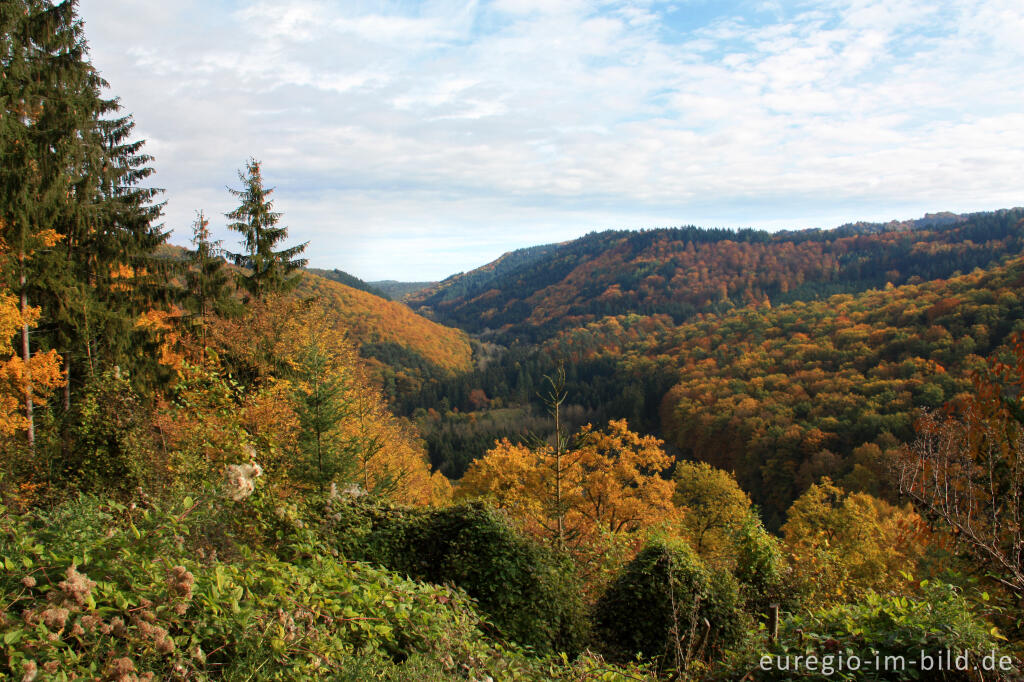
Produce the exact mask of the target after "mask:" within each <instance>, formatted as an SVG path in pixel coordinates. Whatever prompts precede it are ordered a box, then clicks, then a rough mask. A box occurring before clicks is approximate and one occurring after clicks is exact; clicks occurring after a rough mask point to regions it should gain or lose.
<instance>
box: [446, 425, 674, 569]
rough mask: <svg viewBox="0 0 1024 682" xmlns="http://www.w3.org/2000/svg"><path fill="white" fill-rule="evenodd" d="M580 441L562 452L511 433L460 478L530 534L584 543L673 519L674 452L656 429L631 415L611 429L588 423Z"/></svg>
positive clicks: (466, 490)
mask: <svg viewBox="0 0 1024 682" xmlns="http://www.w3.org/2000/svg"><path fill="white" fill-rule="evenodd" d="M576 442H577V443H578V446H577V447H575V448H572V449H570V450H568V451H566V452H564V453H562V454H561V455H559V454H558V453H557V452H556V450H555V448H553V447H551V446H549V445H545V446H542V447H537V448H530V447H527V446H525V445H516V444H513V443H511V442H510V441H508V440H507V439H505V440H501V441H499V442H498V443H496V444H495V446H494V447H493V448H491V450H489V451H488V452H487V453H486V454H485V455H484V456H483V457H482V458H480V459H478V460H476V461H474V462H473V463H472V464H471V465H470V466H469V469H468V470H467V472H466V475H465V476H464V477H463V479H462V481H461V482H460V485H459V488H460V493H461V494H462V495H475V496H481V497H485V498H488V499H490V500H491V501H492V502H494V504H496V505H497V506H498V507H500V508H502V509H505V510H506V511H508V512H509V514H510V515H511V516H512V517H513V518H515V519H517V520H518V521H519V522H520V523H521V524H522V526H523V527H524V528H525V529H526V530H527V531H528V532H530V533H532V534H534V535H537V536H539V537H542V538H545V539H548V540H551V541H556V540H557V539H558V537H559V521H561V535H562V537H563V539H564V541H565V543H566V545H567V546H569V547H570V548H573V549H584V548H586V547H588V546H593V545H594V544H595V543H597V542H598V539H599V538H600V537H601V535H602V534H608V533H611V534H632V533H638V532H641V531H643V530H645V529H647V528H649V527H651V526H653V525H656V524H659V523H661V522H663V521H666V520H668V519H670V518H672V516H673V514H674V509H675V508H674V506H673V505H672V492H673V489H674V484H673V483H672V481H666V480H665V479H663V478H662V477H661V475H660V474H661V472H663V471H664V470H665V469H667V468H668V467H669V466H670V465H671V459H670V458H669V456H668V455H666V454H665V453H664V451H663V450H662V449H661V443H662V442H661V441H660V440H658V439H657V438H654V437H653V436H640V435H638V434H636V433H633V432H632V431H630V430H629V427H628V425H627V423H626V421H625V420H618V421H611V422H609V423H608V426H607V428H606V429H605V430H603V431H595V430H594V429H592V428H591V426H590V425H587V426H584V427H583V428H582V429H581V430H580V432H579V434H578V435H577V438H576Z"/></svg>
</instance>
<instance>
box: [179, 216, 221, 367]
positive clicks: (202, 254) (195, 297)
mask: <svg viewBox="0 0 1024 682" xmlns="http://www.w3.org/2000/svg"><path fill="white" fill-rule="evenodd" d="M221 243H222V242H221V241H220V240H219V239H217V240H215V239H213V238H212V236H211V234H210V221H209V220H207V219H206V215H205V214H204V213H203V212H202V211H199V212H197V213H196V220H195V222H194V223H192V246H193V247H194V248H193V249H192V250H191V251H189V252H188V257H189V265H190V267H189V270H188V272H187V273H186V274H185V282H186V289H187V293H188V296H187V300H186V302H187V305H188V307H189V309H190V310H191V311H192V313H193V314H194V315H195V316H196V317H197V318H198V325H199V329H200V336H201V338H202V342H203V346H204V347H205V346H206V321H207V318H208V317H209V316H210V315H211V314H215V313H216V314H221V315H223V314H230V313H231V312H233V311H232V306H231V303H232V298H231V289H230V287H229V282H230V276H229V274H228V272H227V269H226V268H225V262H224V258H223V257H222V254H223V252H224V250H223V248H221Z"/></svg>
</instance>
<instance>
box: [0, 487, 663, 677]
mask: <svg viewBox="0 0 1024 682" xmlns="http://www.w3.org/2000/svg"><path fill="white" fill-rule="evenodd" d="M258 495H259V493H257V495H255V496H254V497H253V498H250V499H249V500H247V501H246V502H247V503H251V504H253V506H259V505H260V504H262V502H261V501H260V500H258V499H255V498H257V497H258ZM143 506H145V508H140V507H134V506H133V505H129V506H124V505H121V504H118V503H107V502H103V501H100V500H98V499H96V498H89V497H82V498H79V499H77V500H76V501H74V502H72V503H69V504H68V505H67V506H65V507H62V508H58V509H56V510H53V511H51V512H37V513H34V514H31V515H28V514H23V515H14V514H10V513H8V511H7V510H6V509H5V508H4V507H3V506H2V504H0V557H2V558H0V678H2V679H23V678H24V679H36V680H40V682H41V681H42V680H51V679H105V680H107V679H109V680H125V681H130V682H131V681H138V680H149V679H189V680H209V679H225V680H235V679H237V680H244V679H268V680H271V679H276V680H308V679H337V680H364V679H382V680H396V681H397V680H407V679H418V680H420V679H421V680H449V679H467V678H468V679H484V678H485V677H488V676H493V677H498V676H502V677H503V678H507V679H521V680H552V679H567V680H568V679H593V675H594V674H595V672H594V671H600V674H601V675H602V678H601V679H608V680H625V679H633V680H635V679H645V678H642V677H640V675H643V674H645V673H644V670H643V669H642V668H636V667H634V668H632V669H630V670H622V671H619V670H616V669H613V668H610V667H608V666H607V665H605V664H604V663H603V662H602V661H601V660H600V659H599V658H596V657H593V656H584V657H581V658H580V659H578V660H577V661H576V662H575V663H573V664H571V665H570V664H569V663H568V661H567V659H566V658H563V657H559V656H554V657H546V658H545V657H530V656H527V655H525V653H524V652H523V651H522V650H519V649H517V648H515V647H508V646H504V645H502V644H498V643H496V642H494V641H493V640H491V639H490V638H489V637H488V636H487V634H486V632H485V630H486V629H487V628H488V624H487V623H486V621H484V620H483V619H482V618H480V616H479V615H478V614H477V613H476V611H475V608H474V605H473V603H472V602H471V601H470V600H469V599H467V598H466V597H465V595H464V594H463V593H462V592H460V591H458V590H455V589H452V588H450V587H439V586H435V585H428V584H424V583H420V582H414V581H411V580H408V579H406V578H402V577H400V576H398V575H396V574H395V573H392V572H390V571H386V570H383V569H380V568H376V567H373V566H370V565H367V564H364V563H358V562H351V561H346V560H343V559H341V558H339V557H337V556H335V554H337V551H336V550H334V549H332V548H331V547H329V546H327V545H325V544H323V543H321V542H319V540H318V538H317V537H316V535H315V533H314V530H315V529H313V528H311V527H310V524H309V518H308V517H303V516H301V515H297V516H290V515H287V514H286V515H285V516H287V517H288V518H286V519H283V520H281V521H280V523H279V527H278V528H277V530H273V529H269V528H268V529H250V532H249V534H248V535H247V536H245V537H246V538H247V540H246V542H244V543H238V544H236V545H235V546H234V547H231V548H228V547H227V545H224V547H223V548H224V551H223V552H219V553H218V552H214V551H212V550H211V549H209V547H208V546H205V547H206V548H204V545H203V544H201V543H200V544H197V542H199V541H200V540H201V539H202V536H203V535H204V533H205V532H206V531H207V530H208V529H209V528H211V527H213V526H219V527H220V529H221V531H220V532H221V533H222V534H223V537H222V538H221V540H220V542H221V543H228V542H230V539H231V538H232V537H236V538H237V537H239V536H237V535H235V533H236V531H237V530H238V528H236V527H234V526H233V523H234V519H236V518H238V517H239V513H240V512H243V513H242V514H241V516H242V517H243V518H244V519H245V520H244V523H246V524H253V523H257V524H258V523H260V521H259V519H261V518H262V517H263V515H264V514H263V512H261V513H259V514H249V515H246V514H244V511H245V510H244V509H242V508H241V507H240V505H238V504H232V503H223V502H222V501H221V500H218V499H216V498H209V497H206V496H204V497H203V498H201V499H200V500H191V499H186V500H184V501H183V502H181V503H177V504H176V505H174V506H173V507H169V508H159V507H156V506H148V505H143ZM282 529H283V531H282ZM278 531H282V532H280V533H279V532H278ZM260 537H268V538H275V540H274V542H275V544H276V547H275V548H274V551H267V550H266V548H264V547H262V546H261V545H260V544H258V543H254V544H252V545H251V546H250V545H249V544H248V543H249V542H250V540H251V539H253V538H260ZM228 556H230V558H227V557H228ZM285 556H288V557H290V559H289V560H286V559H284V558H282V557H285ZM513 587H514V586H513Z"/></svg>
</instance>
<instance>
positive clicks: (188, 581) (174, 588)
mask: <svg viewBox="0 0 1024 682" xmlns="http://www.w3.org/2000/svg"><path fill="white" fill-rule="evenodd" d="M195 583H196V579H195V576H193V575H192V574H191V573H190V572H189V571H188V570H187V569H186V568H185V567H184V566H174V567H172V568H171V569H170V570H169V571H167V589H169V590H170V592H171V594H173V595H175V596H177V597H181V598H182V599H186V600H187V599H191V598H192V586H193V585H195Z"/></svg>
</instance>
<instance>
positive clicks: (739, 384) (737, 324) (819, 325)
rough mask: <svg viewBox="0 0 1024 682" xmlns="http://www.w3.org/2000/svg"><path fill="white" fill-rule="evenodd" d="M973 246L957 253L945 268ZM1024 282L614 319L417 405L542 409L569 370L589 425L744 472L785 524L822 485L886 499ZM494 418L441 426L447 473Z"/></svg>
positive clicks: (770, 516)
mask: <svg viewBox="0 0 1024 682" xmlns="http://www.w3.org/2000/svg"><path fill="white" fill-rule="evenodd" d="M915 236H920V234H915ZM968 248H969V245H964V244H960V245H957V244H947V245H946V249H945V250H939V251H938V258H939V259H940V260H941V259H944V258H945V253H947V252H962V251H964V250H966V249H968ZM918 249H919V250H921V249H922V247H918ZM940 266H941V263H940ZM919 267H920V268H921V269H922V270H923V269H927V268H928V267H929V263H928V261H927V260H922V261H921V262H920V266H919ZM1022 285H1024V259H1022V258H1020V257H1017V258H1013V259H1010V260H1007V261H1006V262H1005V263H1003V264H1000V265H993V266H991V267H989V268H985V269H975V270H973V271H971V272H969V273H967V274H961V275H958V276H955V277H950V278H948V279H946V278H936V279H931V280H927V281H920V282H917V281H915V283H913V284H903V285H900V286H894V285H892V283H887V284H885V285H883V286H880V287H877V288H872V289H867V290H865V291H861V292H858V293H843V294H834V295H831V296H828V297H822V298H821V299H818V300H808V301H800V300H798V301H792V302H789V303H778V304H772V303H771V302H769V301H766V300H762V301H758V302H754V303H751V304H748V305H746V306H736V307H730V308H729V309H727V310H723V311H721V312H705V313H700V314H697V315H695V316H693V317H692V318H690V319H689V320H686V321H684V322H682V323H677V322H675V321H674V320H673V319H672V318H671V317H670V316H669V315H665V314H658V315H638V314H635V313H628V314H625V315H616V316H607V317H604V318H601V319H600V320H597V321H594V322H590V323H587V324H583V325H580V326H576V327H572V328H568V329H564V330H562V331H560V332H558V333H557V334H555V335H554V336H553V337H551V338H550V339H548V340H547V341H545V342H543V343H541V344H537V345H518V346H512V347H510V348H509V349H508V350H507V351H505V353H504V355H503V356H501V357H500V359H499V360H497V361H495V362H492V363H491V364H489V365H488V366H486V367H482V368H478V369H476V370H475V371H474V372H473V373H470V374H468V375H461V376H458V377H453V378H452V379H450V380H447V381H442V382H440V383H438V384H436V385H431V386H427V387H425V389H424V391H423V392H422V393H421V394H420V396H419V397H418V398H417V399H416V400H415V401H410V402H409V403H408V404H410V405H412V404H413V403H414V402H418V404H419V405H423V406H428V405H437V404H448V405H451V406H452V407H454V408H458V410H459V411H460V412H462V413H465V412H467V411H472V410H479V409H480V407H479V405H480V404H481V403H482V401H481V400H480V399H479V395H480V394H479V393H477V394H476V396H477V398H476V399H474V391H477V390H482V391H485V396H484V397H485V398H486V399H487V400H489V401H491V403H492V404H494V405H501V406H504V407H508V406H512V405H532V409H533V412H534V414H536V413H538V411H540V412H541V413H542V410H543V407H542V405H540V403H539V401H538V399H537V397H536V393H537V390H538V388H541V387H543V386H544V385H545V384H544V376H551V375H552V374H553V372H554V371H555V369H556V367H557V366H558V364H559V363H564V364H565V369H566V375H567V389H568V399H567V406H568V405H571V406H573V409H575V410H576V411H577V412H576V413H577V414H579V415H580V420H581V421H592V422H595V423H600V422H601V421H603V420H607V419H613V418H627V419H629V422H630V424H631V425H633V426H635V427H637V428H641V429H643V430H649V431H654V432H657V433H659V434H660V435H662V436H663V437H665V438H666V440H667V441H668V442H669V443H670V444H671V445H672V446H674V448H675V451H676V452H678V453H679V454H680V455H681V456H683V457H684V458H692V459H697V460H702V461H707V462H710V463H712V464H713V465H715V466H718V467H721V468H723V469H726V470H729V471H733V472H735V474H736V476H737V479H738V480H739V481H740V483H741V484H742V485H743V487H744V489H745V490H747V491H748V492H749V493H750V494H751V495H752V497H753V498H754V501H755V502H756V503H757V504H758V505H759V506H760V508H761V510H762V512H763V514H764V516H765V520H766V521H767V522H768V523H769V525H771V526H772V527H778V526H779V525H780V524H781V522H782V519H783V518H784V514H785V510H786V509H787V507H788V506H789V504H790V503H791V502H792V501H793V500H794V499H796V498H797V497H798V496H799V495H800V494H801V493H802V492H803V491H804V490H806V489H807V487H808V486H809V485H810V484H811V483H812V482H814V481H815V480H817V479H818V478H820V477H821V476H823V475H828V476H830V477H832V478H833V479H834V480H837V481H843V482H844V484H845V485H846V486H848V487H850V488H852V489H860V490H867V491H869V492H872V493H873V494H879V495H885V494H886V490H885V487H884V486H883V485H881V481H884V480H885V478H886V476H887V472H886V466H887V462H889V461H891V459H892V457H893V452H894V451H895V450H897V449H898V448H899V446H900V444H902V443H906V442H909V441H911V440H912V439H913V438H914V428H913V423H914V420H915V418H916V415H917V411H918V410H919V409H921V408H937V407H939V406H941V405H943V404H944V403H946V402H948V401H951V400H960V399H962V398H963V396H964V395H965V394H967V393H968V392H970V391H971V389H972V383H971V375H972V372H975V371H977V370H979V369H980V368H981V367H983V366H984V364H985V360H984V359H985V358H987V357H990V356H991V355H993V354H994V353H999V352H1001V351H1002V350H1003V349H1004V344H1005V343H1006V342H1007V339H1008V337H1009V336H1010V335H1011V334H1012V333H1014V332H1020V331H1024V326H1022V323H1021V320H1022V319H1024V303H1022V298H1021V296H1020V289H1021V286H1022ZM483 402H486V401H483ZM492 423H493V422H492V421H491V420H488V419H482V418H479V417H478V418H477V419H476V420H474V421H473V422H465V421H459V419H458V415H454V416H453V417H451V418H449V419H448V420H447V421H444V422H442V423H441V425H440V426H439V427H437V428H435V429H434V430H429V428H428V430H427V434H428V436H427V441H428V446H429V447H430V454H431V458H432V461H433V463H434V465H435V466H439V467H441V468H442V470H444V471H446V473H451V474H453V475H456V476H458V475H460V474H461V472H462V471H463V470H464V469H465V466H466V463H467V461H468V460H469V459H471V458H472V457H471V456H469V457H467V454H468V453H467V452H465V451H460V450H459V448H457V447H453V446H454V445H455V444H461V445H462V446H463V448H462V449H463V450H465V449H466V447H465V445H466V444H468V443H473V444H474V447H475V448H476V450H475V455H476V456H479V454H482V452H483V451H484V450H486V448H487V444H486V443H487V437H488V436H490V434H491V432H497V429H496V428H494V427H492V426H491V424H492ZM426 427H429V424H427V425H426ZM426 427H425V428H426ZM487 429H491V430H490V431H487ZM478 435H479V437H478ZM449 441H450V442H449ZM477 441H479V444H477Z"/></svg>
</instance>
